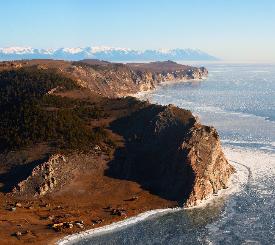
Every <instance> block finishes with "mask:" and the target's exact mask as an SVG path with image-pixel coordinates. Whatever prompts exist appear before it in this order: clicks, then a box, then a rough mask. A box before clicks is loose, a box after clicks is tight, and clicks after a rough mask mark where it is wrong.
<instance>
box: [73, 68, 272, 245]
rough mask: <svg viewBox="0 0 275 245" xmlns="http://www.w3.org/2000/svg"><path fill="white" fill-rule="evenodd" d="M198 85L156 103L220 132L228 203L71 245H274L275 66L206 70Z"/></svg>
mask: <svg viewBox="0 0 275 245" xmlns="http://www.w3.org/2000/svg"><path fill="white" fill-rule="evenodd" d="M207 68H208V70H209V77H208V78H207V79H206V80H204V81H200V82H188V83H178V84H172V85H165V86H162V87H160V88H158V89H157V90H155V91H153V92H151V93H150V94H147V95H145V97H146V98H148V99H149V100H150V101H151V102H154V103H160V104H170V103H172V104H175V105H177V106H179V107H183V108H187V109H190V110H192V111H193V112H194V113H195V114H196V115H198V116H199V117H200V120H201V121H202V123H204V124H210V125H213V126H215V127H216V128H217V129H218V132H219V134H220V137H221V139H222V142H223V146H224V149H225V153H226V156H227V158H228V159H229V160H230V161H231V163H232V164H234V166H235V167H236V168H237V170H238V174H237V175H236V177H235V182H234V186H236V187H238V188H237V190H236V191H235V192H234V193H233V194H231V195H224V196H221V197H217V198H216V199H214V201H213V202H210V203H209V204H208V205H207V206H205V207H202V208H197V209H192V210H181V211H177V212H174V213H169V214H165V215H154V216H152V217H151V218H149V219H147V220H145V221H142V222H138V223H136V224H133V225H129V226H127V227H126V228H119V229H115V230H113V231H112V232H105V233H104V234H98V235H96V236H90V237H89V236H87V237H86V238H85V239H82V240H75V241H74V242H70V243H69V244H275V190H274V188H275V186H274V183H275V66H274V65H243V64H242V65H233V64H231V65H230V64H224V65H222V64H218V65H208V66H207Z"/></svg>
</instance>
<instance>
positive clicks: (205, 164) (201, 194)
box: [107, 105, 234, 207]
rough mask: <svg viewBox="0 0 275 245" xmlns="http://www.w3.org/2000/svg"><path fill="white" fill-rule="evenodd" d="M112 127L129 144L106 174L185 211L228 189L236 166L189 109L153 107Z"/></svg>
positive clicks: (214, 133)
mask: <svg viewBox="0 0 275 245" xmlns="http://www.w3.org/2000/svg"><path fill="white" fill-rule="evenodd" d="M112 127H113V130H114V131H116V132H118V133H119V134H121V135H123V136H124V138H125V139H126V144H125V147H124V148H122V149H119V150H117V154H116V155H117V157H116V159H115V160H114V161H113V162H110V164H109V169H108V170H107V175H109V176H111V177H115V178H120V179H121V178H123V179H128V180H133V181H136V182H138V183H140V185H141V186H143V188H145V189H147V190H148V191H150V192H151V193H153V194H156V195H159V196H161V197H163V198H166V199H168V200H176V201H178V203H179V204H180V205H184V206H185V207H191V206H195V205H197V204H199V203H200V202H201V201H202V200H204V199H207V198H208V197H209V196H211V195H212V194H214V193H217V191H218V190H220V189H224V188H227V184H228V179H229V177H230V175H231V174H232V173H233V172H234V168H233V167H232V166H231V165H230V164H229V163H228V161H227V160H226V158H225V156H224V154H223V152H222V148H221V144H220V140H219V136H218V134H217V132H216V130H215V129H214V128H213V127H207V126H204V125H201V124H200V123H199V122H198V121H197V120H196V118H195V117H194V116H193V115H192V113H191V112H190V111H188V110H183V109H180V108H177V107H175V106H173V105H169V106H165V107H163V106H156V105H149V106H148V107H146V108H144V109H142V110H140V111H138V112H136V113H134V114H132V115H131V116H129V117H127V118H122V119H120V120H118V121H117V122H115V123H114V124H113V126H112Z"/></svg>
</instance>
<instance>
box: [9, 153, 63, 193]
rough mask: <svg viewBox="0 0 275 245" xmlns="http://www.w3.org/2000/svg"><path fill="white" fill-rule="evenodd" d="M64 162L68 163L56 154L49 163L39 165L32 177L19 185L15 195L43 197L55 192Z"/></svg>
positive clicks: (14, 191) (15, 188)
mask: <svg viewBox="0 0 275 245" xmlns="http://www.w3.org/2000/svg"><path fill="white" fill-rule="evenodd" d="M62 162H66V159H65V157H64V156H63V155H60V154H55V155H53V156H51V157H50V158H49V160H48V161H46V162H44V163H42V164H39V165H38V166H36V167H35V168H34V169H33V170H32V173H31V175H30V176H29V177H28V178H27V179H25V180H23V181H21V182H19V183H18V185H17V186H16V187H14V189H13V191H12V192H13V194H21V195H22V194H32V195H39V196H43V195H45V194H47V193H48V192H51V191H52V190H54V188H55V187H56V186H57V184H58V183H57V178H58V172H57V171H56V170H57V169H58V171H60V169H62Z"/></svg>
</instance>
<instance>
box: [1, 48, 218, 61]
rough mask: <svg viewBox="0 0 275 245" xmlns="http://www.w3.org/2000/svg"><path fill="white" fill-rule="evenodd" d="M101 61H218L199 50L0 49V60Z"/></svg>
mask: <svg viewBox="0 0 275 245" xmlns="http://www.w3.org/2000/svg"><path fill="white" fill-rule="evenodd" d="M89 58H93V59H101V60H107V61H154V60H159V61H164V60H218V59H217V58H216V57H214V56H212V55H210V54H208V53H206V52H203V51H201V50H199V49H189V48H188V49H180V48H176V49H166V48H162V49H146V50H135V49H128V48H117V47H108V46H92V47H76V48H58V49H37V48H32V47H5V48H0V60H17V59H63V60H82V59H89Z"/></svg>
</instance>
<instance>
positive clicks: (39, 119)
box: [0, 68, 107, 151]
mask: <svg viewBox="0 0 275 245" xmlns="http://www.w3.org/2000/svg"><path fill="white" fill-rule="evenodd" d="M56 88H57V89H58V91H60V92H62V91H66V90H71V89H76V88H77V85H76V84H75V83H74V81H73V80H71V79H69V78H66V77H63V76H62V75H59V74H57V73H56V72H55V71H54V70H52V71H49V70H47V71H43V70H39V69H36V68H24V69H19V70H11V71H4V72H1V73H0V151H4V150H9V149H14V148H19V147H22V146H26V145H30V144H33V143H38V142H45V141H46V142H49V143H51V144H55V146H56V147H58V148H62V149H81V150H82V149H83V150H85V149H88V148H89V147H91V146H92V145H94V144H96V143H98V142H100V141H102V140H107V134H106V132H105V130H104V129H101V128H96V129H92V128H91V127H89V125H88V122H89V120H91V119H99V118H101V117H104V116H106V115H105V113H104V112H103V110H102V109H101V108H98V107H97V106H96V105H94V104H92V103H91V102H89V101H81V100H76V99H71V98H66V97H61V96H56V95H53V94H48V92H49V91H51V90H52V89H56Z"/></svg>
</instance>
